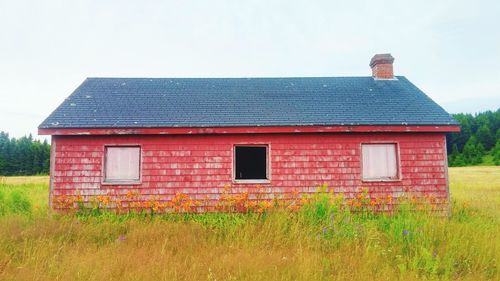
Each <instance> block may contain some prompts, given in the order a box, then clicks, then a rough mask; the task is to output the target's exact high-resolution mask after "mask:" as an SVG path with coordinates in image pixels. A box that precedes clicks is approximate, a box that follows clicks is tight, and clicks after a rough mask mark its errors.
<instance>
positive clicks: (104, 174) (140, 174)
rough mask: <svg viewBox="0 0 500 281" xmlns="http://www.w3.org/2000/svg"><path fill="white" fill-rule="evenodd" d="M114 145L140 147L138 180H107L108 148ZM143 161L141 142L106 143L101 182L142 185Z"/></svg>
mask: <svg viewBox="0 0 500 281" xmlns="http://www.w3.org/2000/svg"><path fill="white" fill-rule="evenodd" d="M110 147H111V148H113V147H130V148H139V179H138V180H106V167H107V154H108V148H110ZM142 162H143V151H142V146H141V145H139V144H135V143H133V144H106V145H104V150H103V155H102V170H101V175H102V176H101V184H102V185H140V184H142Z"/></svg>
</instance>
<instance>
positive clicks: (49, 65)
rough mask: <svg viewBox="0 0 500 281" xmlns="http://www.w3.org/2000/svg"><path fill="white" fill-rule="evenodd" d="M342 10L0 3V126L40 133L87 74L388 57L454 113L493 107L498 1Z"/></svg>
mask: <svg viewBox="0 0 500 281" xmlns="http://www.w3.org/2000/svg"><path fill="white" fill-rule="evenodd" d="M338 2H340V1H338ZM342 2H345V3H337V2H336V1H311V0H309V1H292V0H286V1H269V0H266V1H248V0H245V1H235V0H228V1H215V0H210V1H185V0H183V1H124V0H120V1H103V0H100V1H67V0H65V1H38V0H37V1H21V0H19V1H16V0H12V1H6V0H0V130H3V131H7V132H8V133H10V135H11V136H15V137H20V136H23V135H25V134H28V133H32V134H33V135H34V136H36V128H37V126H38V125H39V124H40V123H41V122H42V121H43V119H44V118H45V117H47V116H48V114H50V112H52V111H53V110H54V109H55V108H56V107H57V106H58V105H59V104H60V103H61V102H62V101H63V100H64V99H65V98H66V97H67V96H68V95H69V94H71V92H72V91H73V90H74V89H75V88H76V87H77V86H78V85H79V84H80V83H81V82H82V81H83V80H84V79H85V78H86V77H99V76H105V77H258V76H265V77H269V76H271V77H272V76H275V77H276V76H369V75H371V72H370V68H369V66H368V63H369V60H370V58H371V57H372V56H373V55H374V54H375V53H385V52H390V53H392V55H393V56H394V57H395V58H396V60H395V67H394V68H395V73H396V75H404V76H406V77H407V78H409V79H410V81H412V82H413V83H415V84H416V85H417V86H418V87H419V88H421V89H422V90H423V91H424V92H426V93H427V94H428V95H429V96H430V97H431V98H433V99H434V100H435V101H436V102H438V103H440V104H441V105H443V106H444V107H445V108H447V109H448V110H450V111H462V110H466V111H471V112H474V111H477V110H485V109H496V108H498V107H499V106H500V1H438V0H433V1H422V0H420V1H411V2H412V3H410V2H409V1H380V0H379V1H359V2H355V1H342Z"/></svg>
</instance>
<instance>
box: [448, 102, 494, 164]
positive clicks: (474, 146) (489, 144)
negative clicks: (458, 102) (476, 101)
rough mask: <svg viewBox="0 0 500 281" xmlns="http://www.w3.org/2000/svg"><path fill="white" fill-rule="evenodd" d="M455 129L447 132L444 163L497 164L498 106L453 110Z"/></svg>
mask: <svg viewBox="0 0 500 281" xmlns="http://www.w3.org/2000/svg"><path fill="white" fill-rule="evenodd" d="M453 117H454V118H455V119H456V120H457V121H458V122H460V125H461V128H462V129H461V131H460V132H459V133H448V134H447V136H446V141H447V147H448V165H449V166H451V167H453V166H470V165H480V164H490V165H492V164H494V165H500V109H497V110H496V111H485V112H481V113H477V114H474V115H472V114H464V113H460V114H454V115H453Z"/></svg>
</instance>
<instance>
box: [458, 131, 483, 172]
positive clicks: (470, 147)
mask: <svg viewBox="0 0 500 281" xmlns="http://www.w3.org/2000/svg"><path fill="white" fill-rule="evenodd" d="M483 154H484V147H483V146H482V145H481V146H479V144H478V142H477V138H476V137H475V136H472V137H470V138H469V140H468V141H467V143H466V144H465V146H464V151H463V156H464V160H465V164H467V165H477V164H480V163H481V161H482V157H483Z"/></svg>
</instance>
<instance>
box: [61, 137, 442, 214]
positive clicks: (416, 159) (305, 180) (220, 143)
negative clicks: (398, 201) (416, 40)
mask: <svg viewBox="0 0 500 281" xmlns="http://www.w3.org/2000/svg"><path fill="white" fill-rule="evenodd" d="M369 142H395V143H397V144H398V148H399V162H400V172H401V180H399V181H392V182H364V181H362V178H361V155H360V151H361V143H369ZM114 144H118V145H123V144H130V145H140V146H141V149H142V168H141V170H142V171H141V172H142V175H141V176H142V181H141V183H140V184H137V185H123V186H121V185H109V184H103V183H102V170H103V167H102V165H103V158H104V156H103V154H104V146H105V145H114ZM235 144H268V145H269V147H270V148H269V154H270V162H271V163H270V169H271V170H270V174H271V180H270V182H269V183H263V184H259V186H257V185H256V184H240V183H237V182H234V181H233V179H232V173H233V170H232V169H233V146H234V145H235ZM445 146H446V142H445V135H444V134H443V133H379V134H374V133H323V134H321V133H315V134H252V135H249V134H247V135H244V134H239V135H127V136H54V137H53V151H52V153H53V158H52V161H53V165H52V170H51V201H53V200H54V198H57V196H61V195H75V194H77V193H78V194H80V195H82V196H83V198H84V200H85V201H89V200H91V197H92V196H93V195H111V196H117V195H121V196H123V195H124V194H126V193H127V192H129V191H130V190H134V191H137V192H139V193H140V194H141V195H143V196H145V197H146V196H148V195H157V196H159V198H160V200H170V199H172V197H173V196H174V195H175V194H176V193H183V194H188V195H190V196H191V197H192V198H193V199H203V198H204V199H207V198H208V199H209V201H210V202H211V201H214V200H217V198H218V196H219V194H220V192H221V191H222V190H223V188H224V186H228V185H230V186H231V190H232V192H246V191H247V192H250V193H251V192H253V191H256V190H257V189H258V191H259V192H261V193H262V194H263V196H264V197H263V198H266V196H271V194H272V193H280V194H285V195H284V196H287V194H291V193H293V192H300V193H310V192H314V191H316V190H317V187H318V186H319V185H321V184H326V185H327V186H328V187H329V188H330V189H333V191H334V192H335V193H343V194H344V196H345V197H346V198H350V197H353V196H356V195H357V194H358V193H359V192H360V189H361V188H367V189H368V192H369V194H370V196H372V197H384V196H387V195H391V196H393V197H398V196H399V195H401V194H402V193H403V192H408V191H409V192H412V193H413V194H416V195H418V196H423V195H425V194H428V195H431V194H432V195H433V196H435V197H436V198H441V199H446V198H447V196H448V187H447V164H446V147H445ZM53 207H54V208H57V206H55V205H53Z"/></svg>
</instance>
